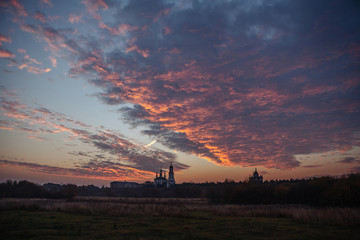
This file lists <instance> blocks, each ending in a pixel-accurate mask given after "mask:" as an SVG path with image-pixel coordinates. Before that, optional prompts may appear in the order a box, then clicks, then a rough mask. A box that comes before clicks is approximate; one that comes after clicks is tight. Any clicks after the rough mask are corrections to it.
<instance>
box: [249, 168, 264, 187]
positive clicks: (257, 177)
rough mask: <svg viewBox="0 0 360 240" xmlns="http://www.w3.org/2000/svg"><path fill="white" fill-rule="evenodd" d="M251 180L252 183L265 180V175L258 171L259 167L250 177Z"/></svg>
mask: <svg viewBox="0 0 360 240" xmlns="http://www.w3.org/2000/svg"><path fill="white" fill-rule="evenodd" d="M249 182H251V183H262V182H263V176H261V175H259V173H258V172H257V169H256V168H255V171H254V173H253V175H252V177H251V176H250V177H249Z"/></svg>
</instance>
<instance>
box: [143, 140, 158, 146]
mask: <svg viewBox="0 0 360 240" xmlns="http://www.w3.org/2000/svg"><path fill="white" fill-rule="evenodd" d="M156 141H157V140H154V141H152V142H151V143H149V144H148V145H145V147H150V146H151V145H153V144H154V143H156Z"/></svg>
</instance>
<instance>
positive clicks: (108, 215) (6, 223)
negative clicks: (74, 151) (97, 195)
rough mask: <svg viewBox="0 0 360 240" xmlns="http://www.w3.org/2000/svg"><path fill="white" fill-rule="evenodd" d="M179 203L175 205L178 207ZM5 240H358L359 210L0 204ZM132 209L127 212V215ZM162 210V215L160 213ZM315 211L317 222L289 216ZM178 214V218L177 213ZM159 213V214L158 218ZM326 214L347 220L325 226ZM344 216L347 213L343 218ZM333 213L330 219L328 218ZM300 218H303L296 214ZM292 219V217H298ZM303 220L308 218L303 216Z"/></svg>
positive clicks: (193, 203)
mask: <svg viewBox="0 0 360 240" xmlns="http://www.w3.org/2000/svg"><path fill="white" fill-rule="evenodd" d="M175 203H176V205H174V204H175ZM0 209H1V212H0V231H1V239H98V240H99V239H162V240H166V239H187V240H188V239H327V240H328V239H359V236H360V230H359V222H352V221H353V220H354V216H352V217H350V218H351V219H353V220H348V221H345V220H344V219H346V218H349V217H348V216H347V215H349V212H346V211H350V212H353V214H354V212H357V213H358V209H354V210H351V209H347V210H344V209H327V210H325V209H322V210H321V209H312V208H308V207H305V206H225V205H221V206H219V205H207V204H206V203H204V202H203V203H201V200H184V201H180V200H160V199H158V200H156V199H155V200H154V199H153V200H151V199H148V200H144V199H141V200H136V199H133V200H131V199H102V200H100V199H81V200H77V201H75V202H66V201H63V200H45V199H38V200H18V199H11V200H4V199H2V200H0ZM125 209H128V210H125ZM161 209H162V210H161ZM295 209H297V211H298V212H301V211H304V210H305V209H306V211H305V212H307V214H305V215H309V213H311V211H313V213H314V215H315V216H317V217H316V218H317V219H318V223H314V221H313V220H311V219H308V220H304V219H301V218H298V219H296V217H291V215H288V216H287V215H286V212H288V213H289V212H290V211H295ZM174 210H175V212H173V211H174ZM155 211H157V212H155ZM317 211H322V214H324V213H327V212H329V211H330V212H332V214H336V215H338V218H339V216H340V215H344V216H343V217H342V220H341V221H338V222H334V221H333V220H332V221H329V222H326V223H325V222H321V221H322V220H319V216H321V214H319V213H318V212H317ZM344 211H345V212H344ZM330 212H329V213H330ZM297 214H299V213H297ZM295 215H296V214H295ZM295 215H294V216H295ZM305 215H304V216H305Z"/></svg>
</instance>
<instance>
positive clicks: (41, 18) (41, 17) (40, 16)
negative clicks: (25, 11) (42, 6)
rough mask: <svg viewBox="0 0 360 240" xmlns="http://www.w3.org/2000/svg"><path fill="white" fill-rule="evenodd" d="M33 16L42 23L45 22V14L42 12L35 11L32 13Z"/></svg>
mask: <svg viewBox="0 0 360 240" xmlns="http://www.w3.org/2000/svg"><path fill="white" fill-rule="evenodd" d="M34 18H35V19H37V20H39V21H41V22H43V23H45V22H46V19H45V18H46V16H45V14H43V13H41V12H38V11H37V12H36V13H35V14H34Z"/></svg>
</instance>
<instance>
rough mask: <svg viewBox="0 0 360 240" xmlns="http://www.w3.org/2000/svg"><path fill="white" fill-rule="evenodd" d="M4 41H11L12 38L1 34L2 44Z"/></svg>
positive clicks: (0, 42)
mask: <svg viewBox="0 0 360 240" xmlns="http://www.w3.org/2000/svg"><path fill="white" fill-rule="evenodd" d="M3 42H8V43H11V38H10V37H6V36H4V35H2V34H0V46H1V45H2V43H3Z"/></svg>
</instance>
